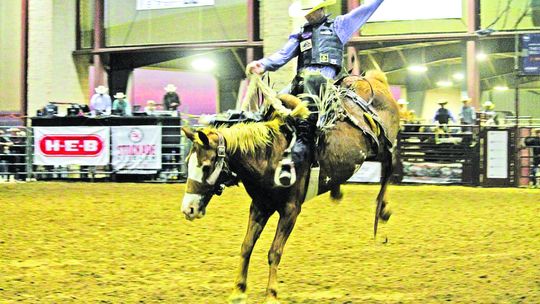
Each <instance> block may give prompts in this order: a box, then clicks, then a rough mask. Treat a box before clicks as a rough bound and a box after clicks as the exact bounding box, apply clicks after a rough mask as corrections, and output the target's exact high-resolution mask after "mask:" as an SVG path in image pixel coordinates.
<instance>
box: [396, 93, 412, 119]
mask: <svg viewBox="0 0 540 304" xmlns="http://www.w3.org/2000/svg"><path fill="white" fill-rule="evenodd" d="M397 103H398V105H399V119H400V120H401V121H402V122H405V123H409V122H411V121H412V120H413V113H412V111H409V110H408V109H407V105H408V104H409V102H408V101H406V100H405V99H402V98H400V99H398V101H397Z"/></svg>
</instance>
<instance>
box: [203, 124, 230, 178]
mask: <svg viewBox="0 0 540 304" xmlns="http://www.w3.org/2000/svg"><path fill="white" fill-rule="evenodd" d="M217 135H218V147H217V161H216V167H215V168H214V172H212V174H210V176H209V177H208V178H207V179H206V183H207V184H209V185H211V186H213V185H215V184H216V181H217V180H218V177H219V176H220V175H221V172H222V171H223V167H224V166H225V157H226V156H227V154H225V138H223V135H221V133H217Z"/></svg>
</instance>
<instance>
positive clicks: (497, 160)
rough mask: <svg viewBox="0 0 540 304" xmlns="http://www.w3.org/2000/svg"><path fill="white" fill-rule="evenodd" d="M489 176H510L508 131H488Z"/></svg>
mask: <svg viewBox="0 0 540 304" xmlns="http://www.w3.org/2000/svg"><path fill="white" fill-rule="evenodd" d="M487 178H508V132H507V131H488V133H487Z"/></svg>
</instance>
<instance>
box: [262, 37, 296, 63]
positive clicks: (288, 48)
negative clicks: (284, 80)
mask: <svg viewBox="0 0 540 304" xmlns="http://www.w3.org/2000/svg"><path fill="white" fill-rule="evenodd" d="M298 50H299V43H298V34H292V35H290V36H289V40H288V41H287V43H285V45H284V46H283V47H282V48H281V50H279V51H277V52H275V53H274V54H272V55H270V56H268V57H265V58H263V59H261V60H259V62H260V63H262V65H263V66H264V70H265V71H275V70H277V69H279V68H281V67H282V66H284V65H285V64H286V63H287V62H289V61H291V59H293V58H294V57H296V56H298Z"/></svg>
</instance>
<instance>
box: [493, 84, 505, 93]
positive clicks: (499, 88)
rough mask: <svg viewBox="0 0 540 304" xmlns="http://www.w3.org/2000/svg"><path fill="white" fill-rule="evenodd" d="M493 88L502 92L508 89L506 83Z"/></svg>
mask: <svg viewBox="0 0 540 304" xmlns="http://www.w3.org/2000/svg"><path fill="white" fill-rule="evenodd" d="M493 89H494V90H495V91H501V92H502V91H508V87H507V86H505V85H498V86H495V87H493Z"/></svg>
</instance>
